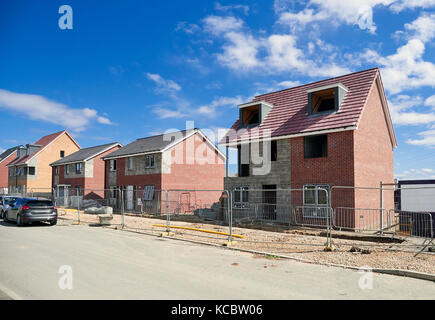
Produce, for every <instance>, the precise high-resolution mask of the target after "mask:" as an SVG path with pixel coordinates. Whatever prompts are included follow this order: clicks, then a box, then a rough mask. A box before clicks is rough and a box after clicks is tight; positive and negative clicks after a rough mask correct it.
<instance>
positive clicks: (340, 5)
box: [275, 0, 394, 33]
mask: <svg viewBox="0 0 435 320" xmlns="http://www.w3.org/2000/svg"><path fill="white" fill-rule="evenodd" d="M393 2H394V1H393V0H353V1H342V0H328V1H324V0H310V1H309V2H308V3H307V5H306V7H305V8H304V9H303V10H301V11H299V12H293V11H284V10H285V9H283V8H285V6H284V5H283V4H282V3H283V1H282V0H280V1H279V3H281V5H275V11H277V9H276V8H277V7H279V8H281V10H279V11H278V13H279V22H280V23H281V24H283V25H287V26H289V27H290V28H291V29H292V30H295V29H300V28H304V27H306V26H307V25H310V24H313V23H316V22H328V24H329V25H330V24H331V23H333V24H335V25H339V24H343V23H344V24H347V25H358V27H359V28H360V29H362V30H367V31H369V32H370V33H374V32H375V31H376V25H375V23H374V22H373V8H374V7H376V6H381V5H382V6H386V5H390V4H391V3H393ZM287 8H288V6H287Z"/></svg>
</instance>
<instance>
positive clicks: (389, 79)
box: [364, 38, 435, 94]
mask: <svg viewBox="0 0 435 320" xmlns="http://www.w3.org/2000/svg"><path fill="white" fill-rule="evenodd" d="M424 52H425V44H424V43H423V41H421V40H420V39H416V38H413V39H411V40H409V41H408V42H407V43H406V44H405V45H403V46H402V47H399V48H398V49H397V51H396V53H394V54H392V55H389V56H386V57H382V56H381V55H379V54H378V53H376V52H375V51H373V50H367V51H366V52H365V54H364V57H365V59H367V60H368V61H370V62H372V63H377V64H378V65H380V66H382V79H383V82H384V85H385V88H386V90H387V91H388V92H389V93H391V94H397V93H399V92H402V91H403V90H406V89H416V88H420V87H423V86H430V87H435V64H433V63H432V62H430V61H425V60H424V58H423V54H424Z"/></svg>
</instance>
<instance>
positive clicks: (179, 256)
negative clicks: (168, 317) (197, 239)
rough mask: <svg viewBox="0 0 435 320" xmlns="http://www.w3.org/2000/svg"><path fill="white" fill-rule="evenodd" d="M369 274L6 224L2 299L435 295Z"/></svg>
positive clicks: (78, 230)
mask: <svg viewBox="0 0 435 320" xmlns="http://www.w3.org/2000/svg"><path fill="white" fill-rule="evenodd" d="M65 266H66V267H65ZM65 270H66V273H59V271H62V272H65ZM70 275H71V277H69V276H70ZM362 276H367V274H365V275H363V274H361V273H358V272H356V271H351V270H344V269H341V268H333V267H325V266H319V265H312V264H305V263H300V262H295V261H289V260H269V259H266V258H259V257H258V256H255V255H252V254H250V253H243V252H237V251H233V250H227V249H224V248H215V247H210V246H203V245H197V244H191V243H187V242H183V241H177V240H170V239H164V238H158V237H153V236H147V235H139V234H134V233H129V232H125V231H119V230H112V229H107V228H99V227H88V226H72V225H67V224H64V223H60V224H58V225H57V226H54V227H52V226H48V225H47V226H45V225H38V226H26V227H17V226H16V225H15V224H12V223H5V222H3V221H1V222H0V299H8V298H11V299H176V300H180V299H181V300H183V299H213V300H214V299H216V300H218V299H219V300H220V299H226V300H227V299H244V300H245V299H255V300H257V299H258V300H268V299H274V300H276V299H286V300H289V299H434V298H435V284H434V283H433V282H429V281H424V280H417V279H411V278H403V277H396V276H391V275H381V274H372V280H373V281H372V282H370V280H367V278H364V279H366V280H367V281H365V282H364V281H363V282H362V280H361V277H362ZM69 280H70V281H69ZM59 282H60V284H61V285H59ZM360 283H365V284H366V285H368V286H369V284H370V283H372V288H371V289H370V288H368V289H367V288H366V289H362V288H361V287H360V286H359V284H360ZM68 285H71V286H72V288H71V289H68ZM61 287H62V288H63V289H62V288H61Z"/></svg>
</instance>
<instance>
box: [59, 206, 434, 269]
mask: <svg viewBox="0 0 435 320" xmlns="http://www.w3.org/2000/svg"><path fill="white" fill-rule="evenodd" d="M59 216H60V217H61V218H64V219H68V220H75V221H77V210H66V211H65V210H63V209H59ZM181 220H183V221H181ZM80 221H81V222H84V223H89V224H97V223H98V216H97V215H92V214H85V213H83V212H80ZM121 222H122V220H121V216H120V215H114V217H113V221H112V225H113V226H115V227H116V226H117V225H118V226H119V225H121ZM124 223H125V228H126V229H129V230H135V231H138V232H145V233H152V234H155V235H160V234H161V233H162V232H164V231H166V228H165V227H157V226H155V225H157V224H159V225H166V220H165V218H164V217H163V218H162V217H144V216H131V215H125V217H124ZM171 225H173V226H180V227H189V228H199V229H206V230H211V231H217V232H223V233H228V231H229V229H228V226H221V225H218V224H214V223H213V222H203V221H199V219H198V218H197V217H194V216H188V217H186V216H185V217H171ZM253 227H254V226H249V228H246V227H244V228H241V227H233V234H238V235H242V236H244V237H243V238H242V239H240V238H235V237H234V238H233V240H234V241H235V242H234V243H233V244H232V246H233V247H235V248H240V249H250V250H256V251H261V252H267V253H269V254H270V255H274V254H275V255H280V254H281V255H285V256H289V257H294V258H300V259H304V260H310V261H312V262H315V263H333V264H340V265H346V266H352V267H371V268H384V269H401V270H410V271H418V272H426V273H430V274H435V254H433V253H428V252H422V253H421V254H419V255H418V256H417V257H414V255H415V253H416V250H417V249H419V248H416V247H415V246H412V244H413V243H415V240H413V242H412V243H411V241H409V240H405V241H403V242H402V243H392V242H385V238H383V239H382V240H384V242H382V243H380V242H378V241H376V239H373V241H362V240H359V239H360V238H359V237H358V234H354V233H351V234H349V233H347V234H346V233H340V232H335V231H334V233H333V240H332V244H333V248H334V251H332V252H326V251H324V249H325V245H326V238H325V236H324V235H323V231H322V230H315V229H308V228H305V229H304V228H291V229H289V228H277V227H272V226H269V227H268V226H262V229H267V230H259V229H254V228H253ZM171 232H172V233H173V236H174V237H176V238H180V239H188V240H197V241H203V242H208V243H214V244H219V245H222V244H225V243H226V242H227V240H228V237H227V236H225V235H216V234H211V233H204V232H199V231H193V230H184V229H175V228H173V229H171ZM341 235H342V236H343V237H344V238H337V237H338V236H341ZM349 238H350V239H349ZM352 238H353V239H352ZM365 240H367V237H365ZM369 240H371V238H369ZM422 242H423V239H421V241H420V242H417V243H420V244H421V243H422ZM352 247H353V249H352ZM351 249H352V250H351ZM351 251H353V252H351Z"/></svg>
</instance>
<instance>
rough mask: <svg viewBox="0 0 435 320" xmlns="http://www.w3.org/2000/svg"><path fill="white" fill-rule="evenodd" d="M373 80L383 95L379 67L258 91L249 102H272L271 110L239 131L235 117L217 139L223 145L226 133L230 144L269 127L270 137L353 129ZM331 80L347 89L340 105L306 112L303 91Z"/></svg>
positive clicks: (257, 135) (260, 135)
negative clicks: (323, 111) (322, 111)
mask: <svg viewBox="0 0 435 320" xmlns="http://www.w3.org/2000/svg"><path fill="white" fill-rule="evenodd" d="M375 83H378V86H379V87H380V89H381V95H382V96H383V97H385V94H384V91H383V87H382V82H381V80H380V71H379V68H373V69H368V70H364V71H359V72H355V73H351V74H347V75H344V76H340V77H335V78H330V79H326V80H322V81H317V82H313V83H309V84H305V85H301V86H298V87H294V88H289V89H284V90H280V91H276V92H271V93H266V94H262V95H258V96H256V97H254V99H253V102H260V101H265V102H267V103H269V104H272V105H273V108H272V110H271V111H270V112H269V114H268V115H267V117H266V118H265V119H264V121H263V122H262V123H261V124H260V125H258V126H256V127H251V128H248V129H243V130H240V131H239V129H241V128H240V126H239V120H237V121H236V122H235V123H234V124H233V126H232V127H231V129H230V130H229V131H228V133H227V134H226V135H225V136H224V137H223V139H222V140H221V142H220V143H221V144H222V145H225V144H226V141H227V137H228V144H230V145H231V144H235V143H237V142H240V141H243V140H248V139H251V140H255V139H261V138H262V136H263V132H264V134H266V130H270V134H271V138H272V139H273V138H274V137H282V136H293V135H308V134H310V133H311V134H312V133H314V132H319V131H338V130H346V129H349V130H350V129H356V128H357V127H358V123H359V120H360V118H361V114H362V111H363V109H364V106H365V104H366V102H367V99H368V96H369V94H370V92H371V90H372V88H373V87H374V85H375ZM333 84H342V85H344V86H345V87H346V88H347V89H348V91H347V93H346V96H345V98H344V100H343V102H342V104H341V106H340V109H339V110H338V111H337V112H333V113H329V114H319V115H311V116H308V115H307V105H308V94H307V91H309V90H310V89H314V88H319V87H324V86H328V85H333ZM381 100H382V104H383V107H384V111H385V112H386V120H387V125H388V127H389V131H390V136H391V141H392V144H393V146H395V145H396V144H397V143H396V138H395V135H394V130H393V127H392V124H391V118H390V114H389V111H388V106H387V105H386V103H387V102H386V99H381Z"/></svg>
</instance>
